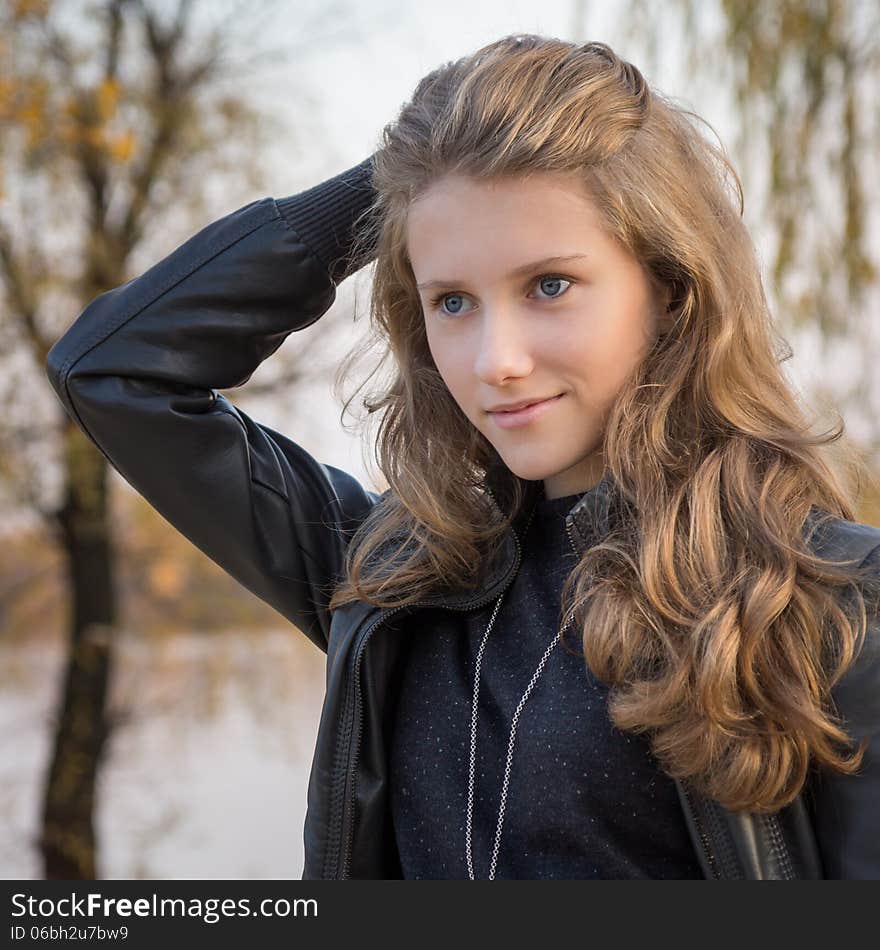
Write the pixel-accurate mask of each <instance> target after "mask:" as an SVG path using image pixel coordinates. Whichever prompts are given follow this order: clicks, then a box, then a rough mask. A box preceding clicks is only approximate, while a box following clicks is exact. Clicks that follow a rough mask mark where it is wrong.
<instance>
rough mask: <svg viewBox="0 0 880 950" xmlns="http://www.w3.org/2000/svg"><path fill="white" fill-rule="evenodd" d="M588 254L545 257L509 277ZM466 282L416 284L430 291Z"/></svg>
mask: <svg viewBox="0 0 880 950" xmlns="http://www.w3.org/2000/svg"><path fill="white" fill-rule="evenodd" d="M588 256H589V255H587V254H566V255H558V254H557V255H555V256H553V257H545V258H542V259H541V260H540V261H532V262H531V263H529V264H522V265H520V266H519V267H515V268H514V269H513V270H512V271H511V272H510V273H509V274H508V275H507V276H508V277H521V276H522V275H523V274H527V273H529V272H530V271H534V270H537V269H538V268H539V267H549V266H550V265H551V264H561V263H564V262H565V261H576V260H581V259H583V258H585V257H588ZM463 283H466V281H463V280H427V281H425V282H424V283H422V284H416V286H417V287H418V289H419V290H429V289H430V288H431V287H452V286H454V285H456V284H463Z"/></svg>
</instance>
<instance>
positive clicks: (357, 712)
mask: <svg viewBox="0 0 880 950" xmlns="http://www.w3.org/2000/svg"><path fill="white" fill-rule="evenodd" d="M513 539H514V542H515V544H516V558H515V560H514V564H513V568H512V569H511V570H510V578H509V580H508V581H507V583H506V584H505V586H504V587H503V588H502V591H501V592H499V591H496V592H495V593H493V594H491V595H490V596H489V597H483V598H481V599H480V600H478V601H474V602H471V603H467V604H461V605H454V606H453V605H448V604H444V603H443V601H442V600H441V599H438V598H435V599H434V600H424V601H419V602H418V603H416V604H405V605H403V606H400V607H392V608H391V609H389V610H386V611H383V612H382V613H380V614H379V616H378V617H377V618H376V619H375V620H374V621H373V622H372V623H371V624H370V625H369V627H367V628H366V630H364V632H363V634H361V637H360V640H359V642H358V645H357V652H356V654H355V659H354V673H353V676H352V692H353V695H354V710H353V717H354V722H355V723H356V724H357V731H356V732H355V734H354V738H353V739H352V740H351V744H350V747H349V752H348V756H347V758H348V768H347V771H346V775H345V778H344V779H343V789H344V791H343V801H342V807H341V810H340V815H339V819H338V821H337V822H335V826H336V827H338V831H336V833H335V834H334V835H333V836H332V837H331V843H330V844H329V845H328V854H329V853H331V852H332V851H335V850H336V849H337V848H338V845H337V843H336V841H337V837H341V836H342V831H343V829H344V828H345V829H346V834H345V840H344V843H343V850H342V868H341V871H340V872H339V874H338V877H339V879H341V880H346V879H347V878H348V874H349V870H350V868H351V852H352V842H353V840H354V817H353V809H354V799H355V791H356V789H355V782H356V776H357V760H358V755H359V754H360V745H361V733H362V731H363V715H362V709H361V659H362V658H363V655H364V648H365V646H366V643H367V640H369V638H370V635H371V634H372V632H373V631H374V630H375V629H376V627H378V626H379V624H380V623H384V621H386V620H387V619H388V618H389V617H390V616H391V615H392V614H395V613H397V612H398V611H401V610H414V609H416V608H417V607H431V606H442V607H445V608H446V609H447V610H460V611H461V610H475V609H478V608H480V607H484V606H485V605H486V604H488V603H491V601H493V600H495V599H496V598H497V597H499V596H500V594H501V593H503V591H505V590H507V585H508V584H509V583H510V580H512V579H513V578H514V577H516V572H517V569H518V568H519V565H520V561H521V560H522V549H521V546H520V543H519V538H518V537H517V534H516V531H514V532H513ZM346 721H347V720H346ZM350 728H351V727H349V729H350ZM346 784H348V785H349V788H348V789H347V791H345V785H346ZM346 818H347V819H348V822H347V824H346ZM337 870H338V862H337Z"/></svg>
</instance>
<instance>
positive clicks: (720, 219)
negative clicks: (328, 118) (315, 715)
mask: <svg viewBox="0 0 880 950" xmlns="http://www.w3.org/2000/svg"><path fill="white" fill-rule="evenodd" d="M688 116H689V113H686V112H685V111H684V110H682V109H681V108H680V107H678V106H676V105H674V104H672V103H671V102H670V101H669V100H667V99H665V98H664V97H662V96H661V95H660V94H659V93H657V92H656V91H652V90H651V89H650V88H649V87H648V86H647V84H646V83H645V80H644V79H643V77H642V75H641V73H640V72H639V71H638V69H636V68H635V67H634V66H633V65H631V64H630V63H627V62H625V61H623V60H621V59H620V58H618V57H617V56H616V55H615V53H614V52H613V51H612V50H611V49H610V48H609V47H608V46H606V45H604V44H601V43H587V44H584V45H575V44H573V43H568V42H563V41H561V40H558V39H552V38H546V37H540V36H535V35H515V36H508V37H504V38H502V39H500V40H498V41H497V42H495V43H492V44H489V45H488V46H486V47H484V48H482V49H480V50H478V51H477V52H476V53H474V54H473V55H470V56H466V57H464V58H462V59H460V60H458V61H456V62H451V63H448V64H445V65H443V66H442V67H441V68H439V69H437V70H435V71H434V72H432V73H431V74H430V75H428V76H426V77H425V78H424V79H423V80H422V81H421V82H420V83H419V84H418V86H417V88H416V90H415V93H414V95H413V98H412V100H411V101H410V102H409V103H407V104H406V105H405V106H404V107H403V109H402V110H401V112H400V115H399V116H398V117H397V119H396V120H395V121H394V122H393V123H391V124H390V125H388V126H387V127H386V128H385V130H384V136H383V142H382V145H381V147H380V148H379V149H378V150H377V151H376V153H375V154H374V155H372V156H370V157H369V158H367V159H365V160H364V161H363V162H362V163H360V164H359V165H357V166H355V167H354V168H351V169H348V170H347V171H345V172H343V173H341V174H339V175H337V176H336V177H334V178H331V179H328V180H327V181H325V182H322V183H321V184H319V185H316V186H315V187H313V188H311V189H309V190H307V191H304V192H302V193H300V194H296V195H293V196H290V197H287V198H283V199H278V200H275V199H273V198H263V199H261V200H258V201H254V202H252V203H250V204H248V205H246V206H245V207H243V208H240V209H239V210H237V211H235V212H233V213H231V214H229V215H227V216H225V217H223V218H221V219H220V220H218V221H216V222H214V223H212V224H210V225H208V226H207V227H205V228H204V229H202V230H201V231H199V232H198V233H197V234H196V235H194V236H193V237H192V238H190V239H189V240H188V241H186V242H185V243H184V244H183V245H182V246H181V247H179V248H178V249H177V250H175V251H174V252H173V253H172V254H170V255H169V256H168V257H166V258H165V259H164V260H162V261H160V262H159V263H157V264H156V265H155V266H154V267H152V268H151V269H150V270H148V271H147V272H146V273H145V274H143V275H142V276H140V277H138V278H136V279H134V280H131V281H129V282H128V283H126V284H124V285H122V286H121V287H117V288H115V289H114V290H111V291H109V292H107V293H104V294H101V295H100V296H99V297H97V298H96V299H95V300H94V301H92V302H91V303H90V304H89V306H88V307H87V308H86V309H85V311H84V312H83V313H82V314H81V315H80V316H79V318H78V319H77V320H76V322H75V323H74V324H73V326H72V327H71V328H70V329H69V330H68V332H67V333H66V334H65V335H64V336H63V337H62V338H61V340H59V342H58V343H57V344H56V345H55V347H54V348H53V349H52V351H51V352H50V354H49V358H48V363H47V368H48V373H49V377H50V379H51V381H52V384H53V386H54V387H55V389H56V391H57V393H58V395H59V397H60V398H61V400H62V401H63V403H64V405H65V407H66V409H67V411H68V412H69V413H70V415H71V416H72V417H73V418H74V419H75V420H76V421H77V423H78V424H79V425H80V426H81V427H82V429H83V431H84V432H85V433H86V434H87V435H88V436H89V438H91V439H92V440H93V441H94V443H95V444H96V445H97V446H98V447H99V448H100V450H101V451H102V452H103V453H104V454H105V455H106V457H107V458H108V460H109V461H110V462H111V463H112V465H114V466H115V467H116V469H118V471H119V472H120V473H121V474H122V475H123V476H124V477H125V478H126V479H127V480H128V481H129V482H130V483H131V484H132V486H134V488H135V489H137V490H138V491H139V492H140V493H141V494H142V495H143V496H144V497H145V498H146V499H147V500H148V501H149V502H150V503H151V504H152V505H153V506H155V508H156V509H157V510H158V511H159V512H160V513H161V514H162V515H164V517H165V518H166V519H168V520H169V521H170V522H171V523H172V524H174V525H175V526H176V527H177V528H178V529H179V530H180V531H181V532H183V533H184V534H185V535H186V536H187V537H188V538H189V539H190V540H191V541H192V542H193V543H195V544H196V545H198V546H199V547H200V548H201V549H202V550H203V551H204V552H205V553H206V554H208V555H209V556H210V557H211V558H213V559H214V560H215V561H216V562H217V563H218V564H220V565H221V566H222V567H223V568H225V569H226V570H227V571H228V572H229V573H230V574H231V575H232V576H233V577H235V578H237V579H238V580H239V581H240V582H241V583H242V584H244V585H245V586H246V587H248V588H249V589H250V590H251V591H253V592H254V593H255V594H256V595H257V596H258V597H261V598H263V599H264V600H266V601H267V602H268V603H270V604H272V605H273V606H274V607H275V608H276V609H277V610H279V611H280V612H281V613H282V614H283V615H284V616H285V617H287V618H289V620H290V621H292V622H293V623H294V624H295V625H296V626H297V627H298V628H299V629H300V630H302V632H303V633H304V634H305V635H306V636H307V637H308V638H309V639H310V640H312V642H313V643H315V644H316V645H317V646H318V647H319V648H320V649H322V650H323V651H325V652H326V654H327V692H326V698H325V703H324V708H323V714H322V717H321V723H320V728H319V732H318V736H317V744H316V749H315V756H314V761H313V766H312V772H311V778H310V783H309V794H308V813H307V817H306V824H305V855H306V859H305V869H304V873H303V876H304V877H305V878H346V877H373V878H377V877H378V878H388V877H406V878H440V877H443V878H485V877H489V878H493V877H494V878H511V877H517V878H698V877H713V878H791V877H812V878H817V877H838V878H841V877H843V878H854V877H857V878H866V877H878V876H880V624H878V619H877V613H878V612H877V607H876V596H872V597H870V598H869V597H868V596H867V595H868V593H869V592H874V593H875V594H876V588H877V581H878V578H880V530H878V529H876V528H873V527H870V526H868V525H864V524H859V523H857V522H856V521H855V518H854V500H853V498H852V496H851V495H850V494H849V493H848V490H847V489H846V488H845V487H844V486H843V485H842V483H841V480H840V479H839V478H838V477H837V475H836V474H835V470H834V468H833V467H832V466H831V465H830V462H829V452H830V449H829V444H830V443H832V442H834V441H835V440H837V439H839V438H840V435H841V433H842V425H841V426H839V427H838V428H837V429H836V430H835V431H832V432H830V433H825V434H822V435H816V434H814V433H812V432H811V431H810V427H809V426H808V424H807V421H806V418H805V415H804V413H803V412H802V409H801V407H800V405H799V403H798V400H797V397H796V396H795V394H794V393H793V392H792V390H791V389H790V387H789V384H788V382H787V380H786V378H785V376H784V374H783V372H782V369H781V367H780V360H781V358H782V357H781V356H780V355H777V352H776V350H775V348H774V330H773V327H772V323H771V317H770V314H769V313H768V309H767V305H766V301H765V297H764V293H763V289H762V284H761V277H760V270H759V264H758V261H757V259H756V255H755V251H754V248H753V245H752V242H751V240H750V238H749V235H748V234H747V232H746V229H745V227H744V225H743V222H742V217H741V215H742V192H741V186H740V183H739V179H738V178H737V176H736V173H735V172H734V170H733V168H732V167H731V166H730V165H729V164H728V162H727V159H726V157H725V156H724V154H723V152H722V151H721V150H719V149H718V148H716V147H715V146H713V145H712V144H710V143H709V142H708V141H707V140H706V139H705V138H704V137H703V136H702V135H701V134H700V133H699V132H698V131H697V128H696V126H695V125H693V124H692V123H691V121H690V120H689V118H688ZM731 181H732V182H733V183H735V191H734V189H733V188H732V187H731ZM734 195H735V196H736V198H737V201H738V204H739V207H737V206H736V204H735V202H734ZM374 259H375V271H374V278H373V284H372V300H371V303H372V308H371V315H372V320H373V323H374V328H375V330H376V332H377V334H378V336H379V339H380V341H381V343H382V344H383V346H382V348H381V352H382V355H383V356H384V355H386V354H390V355H391V357H392V360H393V368H394V370H395V373H394V375H393V378H392V380H391V382H390V384H389V385H387V386H386V387H385V388H384V390H382V391H381V392H380V393H379V394H378V395H377V396H374V397H373V398H372V399H370V400H368V401H367V402H366V405H367V406H368V408H369V410H370V412H375V411H379V410H382V411H383V415H382V421H381V427H380V431H379V434H378V440H377V447H376V452H377V458H378V462H379V466H380V468H381V471H382V474H383V475H384V477H385V478H386V479H387V482H388V485H389V488H388V490H387V491H385V492H384V493H383V494H382V495H378V494H377V493H375V492H372V491H369V490H367V489H365V488H364V487H363V486H362V485H361V484H359V482H358V481H357V480H356V479H354V478H353V477H352V476H351V475H349V474H347V473H345V472H343V471H340V470H339V469H337V468H334V467H333V466H330V465H326V464H321V463H320V462H318V461H317V460H315V459H314V458H313V457H312V456H311V455H309V454H308V453H307V452H305V451H304V450H303V448H302V447H301V446H299V445H297V444H296V443H295V442H293V441H291V440H290V439H289V438H287V437H286V436H284V435H282V434H280V433H278V432H275V431H273V430H271V429H269V428H268V427H266V426H263V425H260V424H259V423H257V422H255V421H254V420H252V419H251V418H249V417H248V416H247V415H246V414H245V413H243V412H242V411H241V410H239V409H237V408H236V407H235V406H234V405H233V403H232V402H230V401H229V400H228V399H227V398H226V397H225V396H223V395H221V394H219V393H218V392H217V390H218V389H229V388H232V387H235V386H240V385H242V384H243V383H244V382H246V381H247V380H248V378H249V377H250V376H251V374H252V373H253V372H254V370H255V369H256V368H257V367H258V366H259V365H260V363H261V362H262V361H263V360H265V359H266V358H267V357H269V356H270V355H271V354H272V353H274V352H275V351H276V350H277V349H278V348H279V347H280V346H281V344H282V342H283V341H284V340H285V339H286V337H287V336H288V335H289V334H290V333H291V332H293V331H296V330H299V329H302V328H304V327H307V326H309V325H311V324H312V323H314V322H315V321H316V320H318V319H319V318H320V317H321V315H322V314H324V313H325V312H326V311H327V310H328V309H329V307H330V306H331V304H332V303H333V301H334V299H335V294H336V286H337V285H338V284H339V283H340V282H341V281H342V280H344V279H345V278H346V277H347V276H348V275H349V274H351V273H353V272H354V271H355V270H357V269H358V268H360V267H362V266H364V265H365V264H367V263H369V262H370V261H372V260H374ZM343 368H345V367H344V366H343ZM523 404H531V405H530V407H529V408H519V407H520V406H521V405H523Z"/></svg>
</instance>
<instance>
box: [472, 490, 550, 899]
mask: <svg viewBox="0 0 880 950" xmlns="http://www.w3.org/2000/svg"><path fill="white" fill-rule="evenodd" d="M536 507H537V505H536V506H535V508H536ZM535 508H532V513H531V514H530V515H529V520H528V522H527V523H526V526H525V528H524V529H523V538H525V536H526V534H527V533H528V530H529V525H531V523H532V518H533V517H534V515H535ZM505 593H506V591H502V593H501V594H500V595H499V596H498V600H497V601H496V602H495V608H494V610H493V611H492V616H491V618H490V620H489V625H488V626H487V627H486V632H485V633H484V634H483V641H482V643H481V644H480V649H479V651H478V652H477V663H476V668H475V670H474V702H473V707H472V710H471V757H470V767H469V770H468V800H467V827H466V831H465V845H466V854H467V866H468V875H469V876H470V879H471V880H472V881H473V880H474V862H473V858H472V856H471V826H472V819H473V810H474V765H475V762H476V755H477V703H478V701H479V697H480V666H481V665H482V662H483V651H484V650H485V648H486V642H487V641H488V639H489V634H490V632H491V630H492V626H493V625H494V623H495V618H496V617H497V616H498V610H499V608H500V607H501V601H502V600H503V598H504V594H505ZM567 626H568V623H566V624H565V625H564V626H563V627H562V628H561V629H560V630H559V632H558V633H556V634H554V636H553V639H552V640H551V641H550V645H549V646H548V647H547V649H546V650H545V651H544V655H543V656H542V657H541V660H540V662H539V663H538V666H537V669H536V670H535V672H534V673H533V674H532V678H531V679H530V680H529V685H528V686H527V687H526V691H525V692H524V693H523V696H522V699H521V700H520V701H519V705H518V706H517V707H516V712H515V713H514V714H513V718H512V721H511V725H510V740H509V742H508V743H507V763H506V765H505V767H504V781H503V783H502V785H501V801H500V804H499V806H498V824H497V826H496V828H495V845H494V847H493V849H492V861H491V864H490V865H489V880H490V881H493V880H495V868H496V866H497V864H498V849H499V848H500V847H501V829H502V827H503V824H504V810H505V808H506V807H507V787H508V785H509V783H510V766H511V763H512V762H513V743H514V740H515V739H516V727H517V725H518V723H519V716H520V713H521V712H522V709H523V706H525V704H526V701H527V700H528V698H529V696H530V695H531V692H532V690H533V689H534V686H535V683H537V682H538V677H539V676H540V675H541V671H542V670H543V669H544V664H545V663H546V662H547V660H548V659H549V658H550V654H551V653H552V652H553V648H554V647H555V646H556V644H557V643H558V642H559V640H560V639H561V637H562V632H563V631H564V630H565V629H566V627H567Z"/></svg>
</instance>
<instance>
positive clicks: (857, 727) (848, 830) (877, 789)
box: [810, 547, 880, 880]
mask: <svg viewBox="0 0 880 950" xmlns="http://www.w3.org/2000/svg"><path fill="white" fill-rule="evenodd" d="M862 563H863V565H864V566H866V567H870V568H873V573H872V577H873V578H876V579H878V580H880V547H875V548H874V549H873V550H872V551H871V552H870V553H869V554H868V555H867V556H866V557H865V559H864V561H863V562H862ZM865 594H866V596H865V601H866V603H865V608H866V612H867V621H868V626H867V630H866V634H865V640H864V643H863V645H862V648H861V650H860V652H859V654H858V657H857V659H856V661H855V662H854V663H853V665H852V666H851V667H850V669H849V670H847V672H846V673H845V674H844V675H843V676H842V677H841V679H840V680H839V681H838V682H837V683H836V684H835V686H834V688H833V695H834V699H835V703H836V705H837V709H838V711H839V713H840V714H841V716H842V717H843V719H844V728H845V730H846V732H847V734H848V735H849V736H850V737H851V738H853V739H855V740H857V741H861V740H864V739H867V740H868V743H869V744H868V748H867V750H866V752H865V757H864V759H863V760H862V766H861V769H860V770H859V772H858V773H857V774H855V775H841V774H840V773H836V772H835V773H831V772H826V771H824V770H823V771H822V772H821V773H819V774H817V775H816V776H815V779H814V781H813V783H812V792H811V796H810V808H811V812H812V817H813V825H814V829H815V833H816V841H817V844H818V847H819V851H820V853H821V857H822V864H823V867H824V872H825V877H826V878H837V879H859V880H864V879H872V880H880V613H878V605H877V599H878V598H877V594H876V592H874V591H870V592H869V591H867V590H866V591H865Z"/></svg>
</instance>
